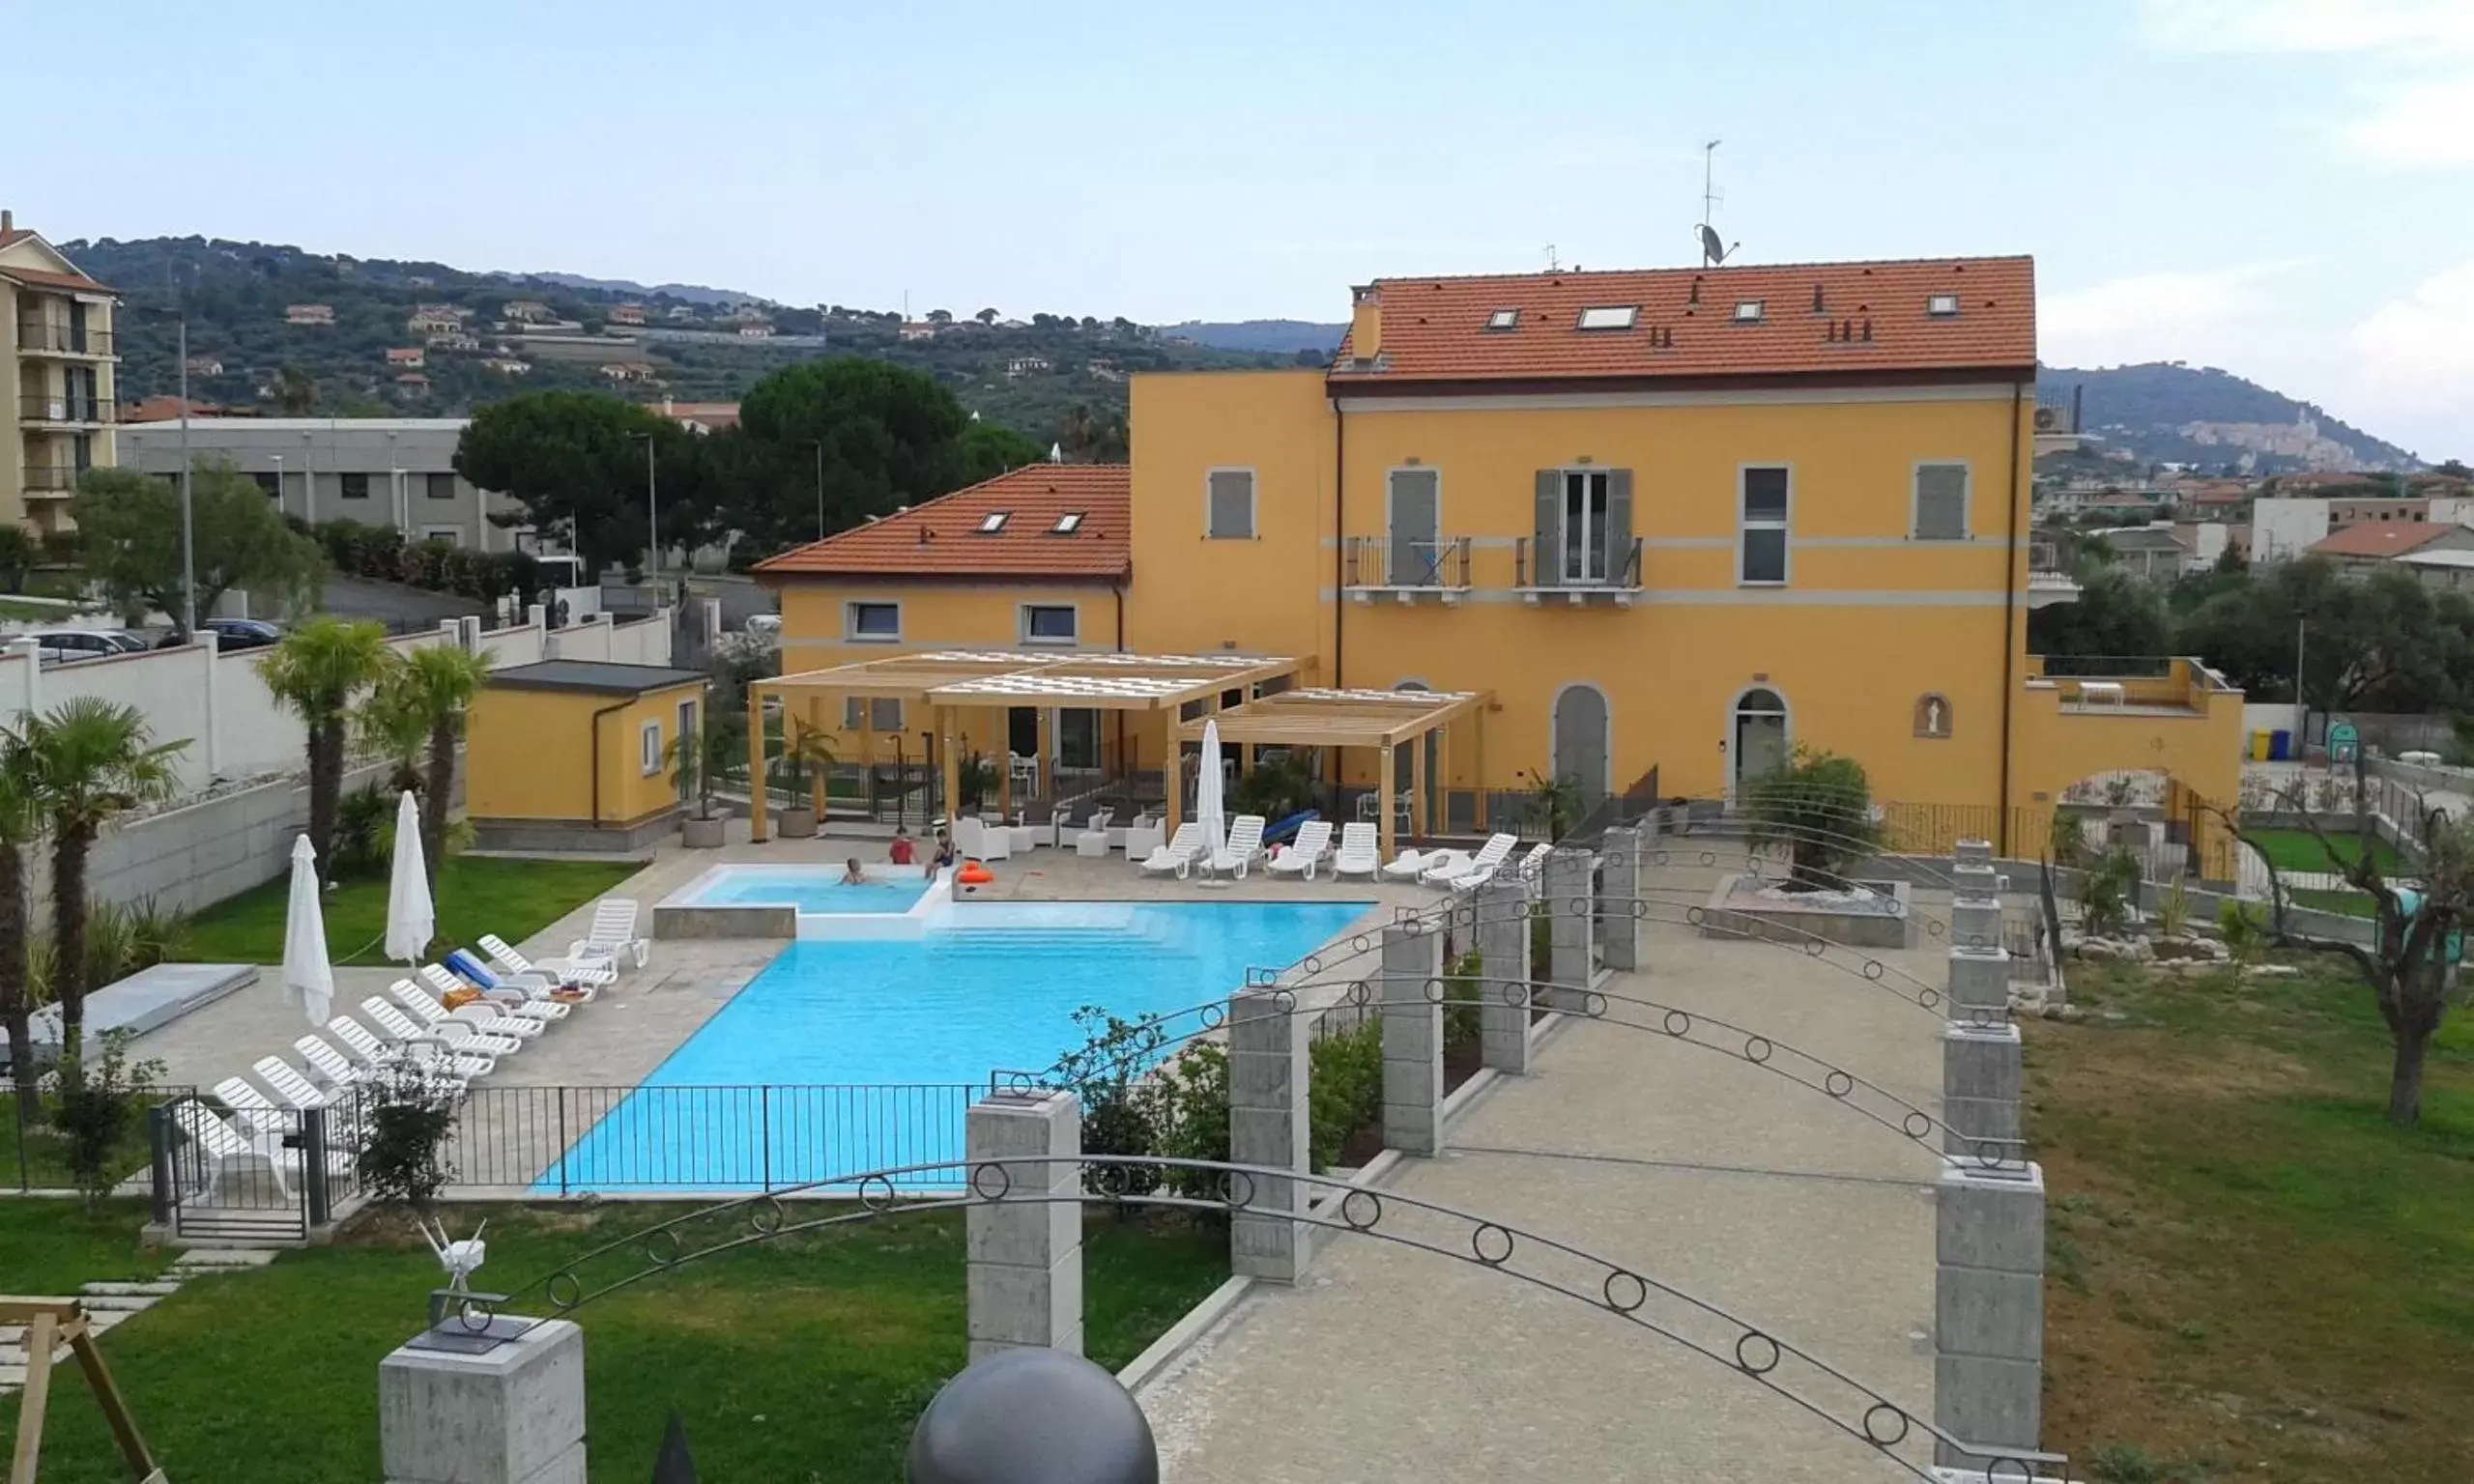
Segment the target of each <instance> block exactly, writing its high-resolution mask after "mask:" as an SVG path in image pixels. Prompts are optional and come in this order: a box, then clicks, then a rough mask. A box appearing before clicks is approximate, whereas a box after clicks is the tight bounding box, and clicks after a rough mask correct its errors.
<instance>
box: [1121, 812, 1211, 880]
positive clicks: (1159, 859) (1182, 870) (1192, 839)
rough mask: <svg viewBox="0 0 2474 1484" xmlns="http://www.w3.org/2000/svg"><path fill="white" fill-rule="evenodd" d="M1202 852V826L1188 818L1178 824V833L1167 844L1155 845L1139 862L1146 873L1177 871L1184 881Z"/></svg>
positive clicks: (1163, 873) (1155, 873) (1140, 867)
mask: <svg viewBox="0 0 2474 1484" xmlns="http://www.w3.org/2000/svg"><path fill="white" fill-rule="evenodd" d="M1200 854H1202V826H1201V825H1199V824H1196V823H1194V822H1193V821H1192V820H1188V821H1187V822H1186V823H1184V824H1181V825H1179V826H1177V833H1176V835H1175V836H1174V837H1173V838H1171V839H1170V840H1169V842H1167V843H1166V844H1165V845H1159V846H1155V847H1154V848H1153V849H1152V852H1151V853H1150V854H1149V855H1146V856H1144V857H1143V858H1142V859H1141V860H1140V861H1139V862H1137V863H1136V864H1137V866H1138V868H1139V869H1140V870H1141V871H1142V873H1143V874H1144V875H1147V876H1149V875H1165V874H1166V873H1168V872H1170V871H1174V872H1175V873H1176V876H1177V879H1178V880H1180V881H1182V880H1184V879H1185V878H1186V876H1187V874H1188V873H1189V872H1191V871H1192V870H1194V857H1196V856H1198V855H1200Z"/></svg>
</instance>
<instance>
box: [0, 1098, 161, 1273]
mask: <svg viewBox="0 0 2474 1484" xmlns="http://www.w3.org/2000/svg"><path fill="white" fill-rule="evenodd" d="M148 1154H149V1151H148V1149H147V1132H146V1114H145V1113H144V1112H142V1111H141V1112H139V1113H138V1114H137V1115H136V1116H135V1117H134V1118H133V1119H132V1120H131V1121H130V1124H129V1129H128V1131H127V1133H126V1134H124V1135H123V1137H122V1139H121V1142H120V1159H119V1161H118V1164H119V1168H120V1171H121V1173H122V1174H123V1175H129V1174H134V1173H135V1172H137V1171H138V1170H142V1169H144V1168H145V1167H146V1161H147V1157H148ZM69 1183H70V1182H69V1166H68V1165H67V1164H66V1163H65V1162H63V1161H62V1159H61V1156H60V1141H59V1140H58V1139H57V1138H56V1137H55V1136H53V1134H52V1133H51V1131H50V1130H49V1129H47V1128H44V1127H41V1126H40V1125H38V1126H37V1127H34V1128H31V1129H29V1130H27V1132H26V1135H25V1137H24V1138H23V1139H20V1138H19V1137H18V1136H17V1099H16V1095H15V1092H14V1088H13V1086H12V1085H11V1084H10V1083H9V1081H8V1080H7V1079H6V1078H0V1190H18V1189H33V1190H66V1189H68V1188H69ZM8 1271H9V1270H8V1268H7V1267H6V1266H5V1265H0V1280H5V1279H6V1277H7V1275H8ZM5 1286H6V1284H5V1281H0V1287H5Z"/></svg>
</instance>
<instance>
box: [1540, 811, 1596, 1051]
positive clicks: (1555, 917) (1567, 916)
mask: <svg viewBox="0 0 2474 1484" xmlns="http://www.w3.org/2000/svg"><path fill="white" fill-rule="evenodd" d="M1541 874H1542V876H1543V879H1544V881H1545V886H1544V889H1543V893H1542V896H1543V898H1544V900H1545V903H1546V913H1547V921H1548V923H1549V924H1550V926H1549V927H1548V928H1547V945H1548V952H1547V956H1546V977H1547V978H1548V979H1549V980H1551V981H1552V982H1553V983H1555V984H1556V985H1570V986H1571V987H1570V988H1568V989H1566V988H1555V989H1549V990H1547V991H1546V995H1545V998H1546V1003H1547V1004H1548V1005H1549V1006H1552V1007H1553V1008H1555V1009H1557V1010H1568V1011H1578V1010H1579V1009H1580V1008H1581V991H1582V990H1584V989H1586V988H1588V987H1589V976H1590V938H1591V935H1592V934H1591V928H1592V927H1593V926H1594V920H1595V918H1596V915H1597V900H1596V895H1595V893H1594V892H1593V891H1592V890H1591V887H1590V858H1589V852H1588V851H1586V850H1569V849H1561V848H1559V849H1557V850H1556V851H1555V852H1554V853H1553V854H1552V855H1549V856H1547V857H1546V869H1545V870H1544V871H1543V872H1541Z"/></svg>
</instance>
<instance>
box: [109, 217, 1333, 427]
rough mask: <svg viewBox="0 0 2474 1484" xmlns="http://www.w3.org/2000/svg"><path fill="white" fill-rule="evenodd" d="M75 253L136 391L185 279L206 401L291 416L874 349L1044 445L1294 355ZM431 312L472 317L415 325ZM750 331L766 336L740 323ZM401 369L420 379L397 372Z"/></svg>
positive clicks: (318, 263) (733, 376)
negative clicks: (514, 365) (1142, 386)
mask: <svg viewBox="0 0 2474 1484" xmlns="http://www.w3.org/2000/svg"><path fill="white" fill-rule="evenodd" d="M62 250H63V251H65V252H66V253H68V254H69V256H70V258H71V259H72V260H73V261H74V262H75V263H76V264H77V265H78V266H79V267H80V268H82V269H84V270H85V271H87V272H89V273H92V274H93V275H94V276H95V277H97V278H99V279H101V280H102V281H103V282H105V283H107V284H110V285H112V286H113V287H115V288H117V289H118V290H119V291H120V292H121V294H122V295H123V297H124V302H123V307H122V311H121V314H120V316H119V318H118V322H117V323H118V326H119V329H120V346H119V350H120V353H121V368H120V394H121V396H122V397H123V398H124V399H125V400H127V399H135V398H142V397H147V396H154V395H161V394H168V393H171V392H173V391H175V390H176V389H177V387H178V370H179V368H178V366H177V365H176V363H175V362H176V357H175V353H174V346H175V344H176V331H175V321H174V319H173V318H172V316H170V315H169V314H167V313H164V312H162V311H163V310H164V309H165V307H166V306H168V305H169V304H170V303H172V302H173V296H172V293H171V291H170V290H169V289H168V288H166V287H165V285H166V284H167V283H171V282H178V283H179V284H180V285H181V286H182V291H183V297H184V298H185V299H186V300H187V312H188V339H189V358H190V363H191V369H190V377H189V394H190V395H191V396H192V397H194V398H196V399H198V400H200V401H204V402H212V403H219V404H224V405H228V406H235V407H247V408H255V409H258V410H260V411H265V412H274V411H279V410H284V409H283V408H282V407H281V405H280V399H279V398H278V396H277V383H278V374H279V373H280V372H283V371H287V370H288V371H292V372H297V373H299V374H300V375H301V376H304V377H306V378H307V381H308V384H309V386H308V390H309V391H310V393H311V395H312V396H313V398H314V400H313V401H312V402H311V403H310V405H308V406H307V407H305V408H304V407H302V406H300V405H299V404H298V401H297V399H296V402H295V405H294V406H293V407H292V408H291V409H290V410H291V411H295V412H307V413H310V414H313V415H314V414H331V415H343V416H378V415H397V416H459V415H462V414H466V413H469V412H470V411H472V409H473V408H475V407H476V406H480V405H483V404H485V403H489V402H492V401H496V400H498V399H500V398H502V397H505V396H508V395H510V394H512V393H514V392H517V391H523V390H529V389H535V388H540V387H575V388H581V387H598V388H603V389H612V390H617V391H619V393H621V394H622V395H626V396H631V397H635V398H639V399H641V400H645V401H658V400H659V399H660V398H662V397H664V396H669V397H673V398H676V399H677V400H680V401H728V400H734V399H735V398H737V397H738V396H739V395H740V394H741V393H743V392H744V391H745V390H746V389H747V388H748V386H749V385H753V384H754V382H755V381H756V380H757V378H759V377H761V376H762V375H764V374H765V373H766V372H767V371H770V370H772V369H774V368H775V367H778V366H782V365H786V364H789V363H791V362H792V361H796V360H801V359H806V358H811V357H819V356H827V355H836V356H869V357H881V358H884V359H887V360H893V361H897V362H900V363H902V364H904V365H908V366H914V367H917V368H919V369H922V370H925V371H928V372H930V373H931V374H933V375H934V376H935V377H936V379H937V380H938V381H940V382H942V383H944V384H945V385H947V386H949V387H951V388H952V390H953V392H954V394H955V395H956V396H957V397H958V398H960V399H961V401H962V403H963V405H964V406H965V407H967V408H969V409H970V410H971V411H973V412H975V413H978V414H980V415H981V416H982V417H984V418H986V419H988V420H990V421H992V422H997V423H1000V424H1003V425H1006V426H1009V427H1014V428H1018V429H1020V430H1021V431H1022V432H1024V433H1027V434H1029V435H1030V436H1032V437H1033V438H1036V439H1038V440H1040V441H1041V442H1050V441H1052V440H1054V439H1056V438H1058V437H1059V436H1060V435H1061V433H1062V430H1063V428H1064V426H1065V424H1066V422H1067V419H1068V414H1069V413H1070V412H1071V411H1072V410H1073V409H1074V408H1076V407H1078V406H1079V407H1083V408H1087V409H1088V410H1089V412H1090V414H1092V416H1093V418H1094V420H1096V421H1099V422H1102V423H1109V422H1120V423H1121V421H1122V419H1123V416H1124V414H1125V406H1126V395H1125V378H1126V376H1127V375H1128V374H1130V373H1133V372H1136V371H1151V370H1194V369H1213V368H1225V367H1251V366H1275V365H1287V364H1289V363H1290V360H1289V357H1286V356H1281V355H1274V354H1263V353H1251V352H1234V351H1222V350H1213V349H1209V348H1206V347H1202V346H1196V345H1189V344H1180V343H1174V342H1172V341H1170V339H1169V338H1168V337H1166V336H1165V335H1162V334H1160V333H1159V332H1157V331H1155V330H1152V329H1150V328H1146V327H1143V326H1138V325H1135V324H1132V323H1131V322H1129V321H1126V320H1122V319H1120V320H1113V321H1109V322H1107V323H1105V324H1104V323H1102V322H1101V321H1099V320H1097V319H1091V318H1083V319H1080V320H1074V319H1067V318H1064V317H1061V316H1051V315H1046V314H1042V315H1035V316H1033V317H1032V318H1031V320H1030V321H1028V322H1021V321H1012V320H1003V319H992V320H991V322H990V323H987V324H982V323H980V322H979V321H977V320H962V321H952V320H950V319H947V320H946V321H944V322H942V323H939V324H938V325H937V326H936V327H935V333H934V334H933V335H932V336H928V337H926V338H911V339H906V338H904V332H903V326H902V316H901V315H900V314H898V313H892V312H883V311H872V310H867V309H858V308H851V307H849V306H845V305H838V304H837V305H829V306H816V307H809V308H798V307H793V306H790V305H779V304H768V305H764V306H763V307H762V309H761V310H759V311H751V313H753V314H754V315H755V316H756V318H755V319H754V321H752V322H751V321H750V320H748V319H746V318H743V317H734V316H733V315H732V314H730V313H727V312H725V311H724V310H722V309H720V308H718V307H716V303H717V302H719V301H727V302H728V303H729V304H732V305H736V304H740V303H743V302H746V301H748V300H750V299H751V298H752V297H751V296H746V295H741V294H736V293H733V292H731V291H727V290H705V289H697V288H692V287H683V286H678V285H664V286H661V287H657V288H654V289H650V290H642V291H640V290H639V289H638V288H637V286H635V285H627V284H617V281H616V280H610V281H594V280H586V279H581V278H577V277H576V276H575V275H570V274H549V275H543V274H531V275H519V274H510V273H503V272H488V271H473V270H469V269H459V268H454V267H450V266H448V265H446V264H443V263H428V262H404V261H391V260H385V259H354V258H348V257H337V256H329V255H326V254H320V253H311V252H304V251H302V249H300V248H298V247H289V246H280V245H274V244H270V243H238V242H224V241H209V240H206V239H203V238H152V239H146V240H143V241H137V242H115V241H112V240H109V239H105V240H102V241H99V242H72V243H63V244H62ZM614 284H617V286H613V285H614ZM706 296H711V299H712V300H713V301H707V299H706ZM523 300H530V301H532V303H533V304H535V305H537V306H539V309H538V312H539V313H540V314H542V315H544V316H547V317H548V319H549V321H550V323H546V324H537V325H531V326H527V325H522V324H517V323H513V322H512V321H510V320H509V318H508V315H509V305H511V304H514V303H516V302H518V301H523ZM293 304H323V305H327V306H329V307H330V308H331V310H332V312H333V323H332V324H328V325H314V326H312V325H294V324H290V323H287V320H286V314H285V309H286V306H287V305H293ZM622 305H624V306H635V309H640V310H641V313H642V316H643V318H644V319H645V321H646V322H647V323H646V324H645V325H644V326H642V327H636V326H631V325H620V324H615V323H613V318H612V317H613V314H614V312H616V313H619V314H621V315H629V314H632V313H633V312H634V310H631V309H622V308H621V306H622ZM425 310H426V311H427V312H428V313H430V314H433V315H437V316H438V317H439V318H440V319H441V321H442V322H444V321H448V320H451V321H453V322H454V323H455V324H456V325H457V326H459V327H460V328H452V329H445V330H442V329H439V328H429V327H426V326H425V328H422V329H419V330H416V329H414V328H410V324H409V322H411V321H412V320H414V319H415V318H416V316H417V314H420V313H422V312H423V311H425ZM939 313H941V311H939ZM751 323H753V324H754V325H758V326H761V327H762V329H763V330H764V331H765V332H764V333H762V334H746V333H742V332H741V331H742V329H743V328H747V327H748V326H750V324H751ZM544 332H547V334H548V338H545V337H544ZM914 333H915V332H914ZM415 349H417V350H419V351H420V352H421V354H422V361H423V363H422V364H421V366H420V367H419V368H418V369H417V370H414V369H412V368H411V367H408V366H402V365H390V364H389V363H388V351H390V350H395V351H410V350H415ZM493 360H502V361H503V360H520V361H522V362H523V363H524V364H525V366H526V367H527V369H526V370H524V371H523V372H521V373H513V372H510V371H508V370H505V369H493V368H492V366H491V365H490V364H489V362H491V361H493ZM604 366H628V367H631V368H641V369H640V370H633V371H631V375H641V376H643V377H647V378H649V379H648V380H628V381H625V382H619V381H616V380H614V379H613V378H612V377H611V376H610V375H609V374H607V373H606V372H605V371H604V370H603V367H604ZM406 376H413V377H417V378H418V380H417V381H409V382H408V381H403V380H400V379H399V378H402V377H406Z"/></svg>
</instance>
